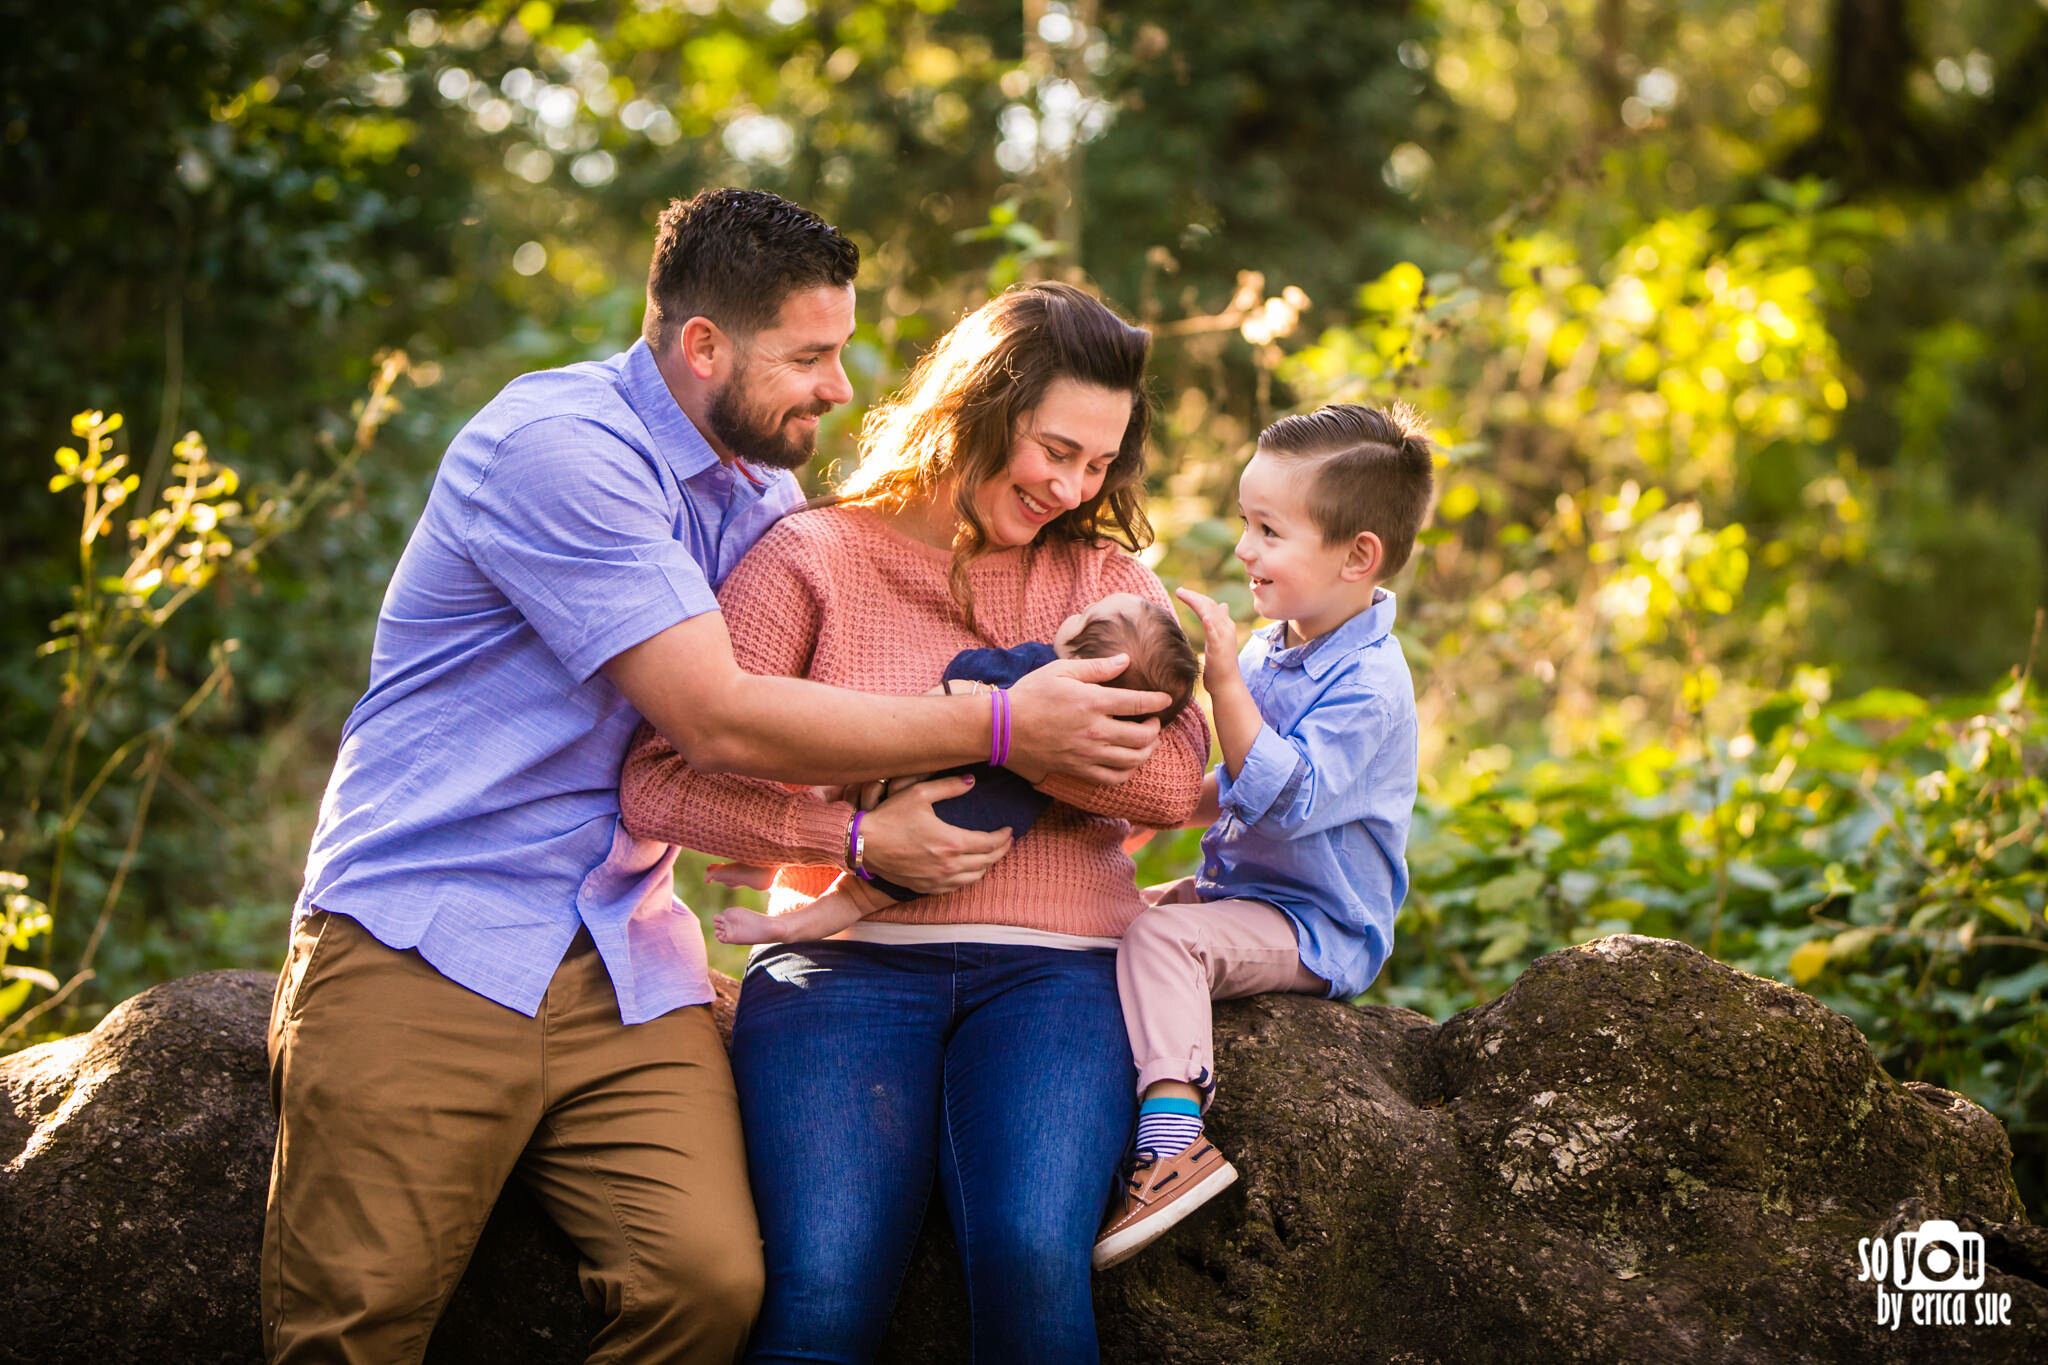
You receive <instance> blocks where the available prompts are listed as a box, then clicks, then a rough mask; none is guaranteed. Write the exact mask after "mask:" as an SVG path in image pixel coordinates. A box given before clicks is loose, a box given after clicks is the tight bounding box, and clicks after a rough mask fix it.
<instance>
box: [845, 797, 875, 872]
mask: <svg viewBox="0 0 2048 1365" xmlns="http://www.w3.org/2000/svg"><path fill="white" fill-rule="evenodd" d="M866 814H867V812H866V811H864V810H857V811H855V812H854V813H853V819H852V820H851V821H850V822H848V824H847V826H846V866H847V869H848V870H849V871H851V872H852V873H853V874H854V875H855V876H856V877H859V878H860V879H861V880H862V881H864V882H871V881H873V880H874V879H875V874H874V873H872V872H870V871H868V868H867V856H868V841H867V838H866V836H864V835H863V834H862V833H861V832H860V822H861V817H862V816H864V815H866Z"/></svg>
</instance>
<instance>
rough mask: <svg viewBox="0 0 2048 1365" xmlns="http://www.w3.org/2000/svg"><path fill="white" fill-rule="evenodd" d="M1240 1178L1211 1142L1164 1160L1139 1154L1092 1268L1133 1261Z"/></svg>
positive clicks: (1196, 1143)
mask: <svg viewBox="0 0 2048 1365" xmlns="http://www.w3.org/2000/svg"><path fill="white" fill-rule="evenodd" d="M1236 1179H1237V1167H1235V1166H1233V1165H1231V1164H1230V1163H1229V1162H1228V1161H1225V1160H1224V1159H1223V1153H1221V1152H1219V1151H1217V1150H1216V1148H1215V1147H1214V1146H1213V1145H1211V1143H1210V1142H1209V1140H1208V1139H1207V1138H1196V1139H1195V1141H1194V1144H1193V1145H1192V1146H1190V1147H1188V1148H1187V1149H1186V1150H1185V1151H1183V1152H1180V1153H1179V1154H1177V1155H1175V1156H1170V1157H1165V1158H1163V1159H1162V1158H1159V1157H1155V1156H1153V1154H1152V1153H1150V1152H1139V1153H1138V1156H1137V1161H1136V1163H1135V1164H1134V1165H1133V1167H1132V1169H1131V1174H1130V1178H1129V1179H1128V1180H1127V1181H1126V1182H1125V1185H1124V1193H1123V1196H1122V1198H1121V1199H1119V1200H1118V1201H1117V1206H1116V1208H1115V1210H1114V1211H1113V1212H1112V1213H1111V1214H1110V1217H1109V1221H1108V1222H1106V1223H1104V1224H1103V1225H1102V1231H1101V1232H1100V1233H1098V1234H1097V1235H1096V1238H1095V1253H1094V1255H1093V1256H1092V1257H1090V1262H1091V1264H1093V1265H1094V1267H1095V1268H1096V1269H1097V1270H1107V1269H1109V1268H1110V1267H1111V1266H1113V1265H1116V1264H1118V1263H1119V1262H1121V1261H1127V1260H1129V1259H1130V1258H1131V1257H1133V1256H1135V1255H1137V1254H1138V1253H1139V1252H1140V1251H1143V1250H1144V1249H1145V1248H1146V1247H1148V1246H1150V1245H1151V1244H1152V1243H1153V1241H1155V1240H1156V1239H1157V1238H1158V1237H1159V1236H1160V1234H1162V1233H1164V1232H1165V1231H1166V1230H1167V1229H1168V1228H1171V1227H1172V1226H1173V1225H1174V1224H1175V1223H1178V1222H1179V1221H1180V1220H1181V1219H1183V1218H1185V1217H1187V1216H1188V1215H1189V1214H1191V1213H1193V1212H1194V1211H1195V1210H1196V1209H1198V1208H1200V1207H1202V1205H1204V1204H1206V1203H1208V1202H1209V1201H1210V1200H1211V1199H1213V1198H1215V1197H1216V1196H1217V1195H1218V1194H1221V1193H1222V1192H1223V1191H1224V1190H1227V1189H1229V1188H1230V1185H1231V1183H1232V1182H1233V1181H1235V1180H1236Z"/></svg>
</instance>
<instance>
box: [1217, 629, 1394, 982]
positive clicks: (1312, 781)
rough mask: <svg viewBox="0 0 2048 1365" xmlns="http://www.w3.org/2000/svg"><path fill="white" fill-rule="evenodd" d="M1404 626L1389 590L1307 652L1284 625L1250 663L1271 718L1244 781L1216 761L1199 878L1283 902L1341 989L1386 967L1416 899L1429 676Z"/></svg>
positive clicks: (1308, 961)
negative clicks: (1404, 638) (1407, 906)
mask: <svg viewBox="0 0 2048 1365" xmlns="http://www.w3.org/2000/svg"><path fill="white" fill-rule="evenodd" d="M1393 628H1394V595H1393V594H1392V593H1390V592H1387V591H1385V590H1384V589H1382V590H1381V591H1380V593H1379V595H1378V597H1377V598H1376V599H1375V600H1374V602H1373V604H1372V606H1370V607H1368V608H1367V609H1366V610H1364V611H1362V612H1360V613H1359V614H1358V615H1356V616H1354V617H1352V618H1351V619H1350V620H1349V621H1346V622H1345V623H1344V624H1343V625H1341V626H1339V627H1337V629H1335V630H1333V631H1331V632H1329V633H1328V634H1326V635H1319V636H1317V637H1316V638H1315V639H1313V640H1310V641H1309V642H1308V643H1307V644H1305V645H1302V646H1300V647H1299V648H1296V649H1287V648H1285V647H1284V646H1285V643H1286V640H1285V632H1286V630H1287V624H1286V622H1284V621H1283V622H1278V623H1276V624H1274V625H1272V626H1270V627H1268V628H1267V629H1265V630H1261V631H1258V632H1256V633H1254V634H1253V636H1252V638H1251V639H1250V640H1249V641H1247V642H1246V644H1245V647H1244V650H1243V652H1242V653H1240V654H1239V655H1238V659H1237V663H1238V667H1239V668H1240V669H1241V670H1242V671H1243V673H1244V680H1245V685H1246V686H1247V687H1248V688H1249V689H1250V690H1251V694H1252V700H1253V701H1254V702H1256V703H1258V707H1259V715H1260V716H1261V717H1262V718H1263V719H1264V721H1265V724H1264V725H1262V726H1261V727H1260V728H1259V734H1258V738H1257V739H1255V740H1253V741H1252V747H1251V752H1250V753H1249V754H1247V755H1246V757H1245V761H1244V765H1243V767H1241V768H1239V769H1238V774H1237V778H1236V780H1235V781H1233V780H1232V779H1231V776H1230V770H1229V769H1228V767H1225V766H1218V768H1217V769H1216V785H1217V798H1218V802H1219V804H1220V805H1221V806H1222V818H1220V819H1219V820H1217V822H1216V823H1215V824H1214V825H1213V826H1211V827H1210V829H1209V832H1208V833H1207V834H1205V835H1203V836H1202V871H1201V875H1200V876H1199V877H1198V878H1197V879H1196V882H1195V888H1196V890H1197V891H1198V892H1199V893H1200V894H1201V896H1202V899H1204V900H1227V899H1232V898H1239V897H1241V898H1245V899H1250V900H1261V901H1266V902H1269V903H1270V904H1272V905H1276V906H1278V907H1279V908H1280V909H1281V910H1282V911H1284V912H1285V913H1286V915H1287V917H1288V918H1289V919H1291V920H1293V921H1294V934H1295V939H1296V941H1297V942H1298V943H1299V945H1300V947H1301V961H1302V965H1304V966H1306V967H1307V968H1308V969H1309V970H1310V971H1312V972H1314V973H1315V974H1316V975H1317V976H1320V977H1322V978H1323V979H1324V980H1326V981H1328V982H1329V983H1330V994H1331V995H1332V996H1337V997H1342V996H1351V995H1356V994H1358V993H1359V992H1360V991H1362V990H1364V989H1365V988H1366V987H1367V986H1368V985H1370V984H1372V979H1373V978H1374V977H1375V976H1377V975H1378V974H1379V970H1380V965H1381V964H1382V963H1384V962H1385V961H1386V960H1387V953H1388V950H1389V949H1390V948H1391V947H1392V946H1393V942H1394V914H1395V912H1396V911H1398V910H1399V909H1400V908H1401V902H1402V900H1403V899H1404V898H1406V896H1407V894H1408V864H1407V862H1406V860H1405V857H1404V853H1405V850H1406V849H1407V845H1408V821H1409V818H1410V816H1411V815H1412V814H1413V812H1414V809H1415V764H1416V755H1415V728H1416V727H1415V684H1414V681H1413V680H1412V679H1411V678H1410V677H1409V676H1408V661H1407V660H1406V659H1405V658H1403V657H1402V655H1401V644H1400V642H1399V641H1398V640H1396V639H1395V638H1394V637H1393V634H1392V631H1393Z"/></svg>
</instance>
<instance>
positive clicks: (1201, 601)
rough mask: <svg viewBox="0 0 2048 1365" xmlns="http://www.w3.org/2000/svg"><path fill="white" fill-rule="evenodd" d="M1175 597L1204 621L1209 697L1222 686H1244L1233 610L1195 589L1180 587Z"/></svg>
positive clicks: (1204, 673)
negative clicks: (1232, 614)
mask: <svg viewBox="0 0 2048 1365" xmlns="http://www.w3.org/2000/svg"><path fill="white" fill-rule="evenodd" d="M1173 595H1174V596H1175V597H1178V598H1179V599H1180V600H1181V601H1183V602H1185V603H1187V604H1188V606H1189V607H1190V608H1191V609H1192V610H1193V611H1194V613H1195V615H1196V616H1197V617H1199V618H1200V619H1201V622H1202V685H1203V686H1204V687H1206V688H1208V689H1209V695H1210V696H1212V697H1213V696H1215V695H1216V688H1217V686H1218V685H1219V684H1227V683H1229V682H1232V681H1235V682H1239V683H1242V682H1243V678H1242V677H1241V676H1240V675H1239V673H1238V671H1237V622H1235V621H1233V620H1231V619H1230V609H1229V608H1228V607H1226V606H1224V605H1223V604H1222V603H1221V602H1218V601H1217V600H1216V599H1215V598H1213V597H1204V596H1202V594H1200V593H1198V592H1196V591H1195V590H1194V589H1193V588H1176V589H1175V590H1174V594H1173Z"/></svg>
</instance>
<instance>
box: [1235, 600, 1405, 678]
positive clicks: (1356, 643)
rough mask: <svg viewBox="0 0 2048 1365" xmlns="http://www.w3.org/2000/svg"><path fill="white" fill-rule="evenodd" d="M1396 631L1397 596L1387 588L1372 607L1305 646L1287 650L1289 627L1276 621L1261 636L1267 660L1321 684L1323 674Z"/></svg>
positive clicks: (1373, 601)
mask: <svg viewBox="0 0 2048 1365" xmlns="http://www.w3.org/2000/svg"><path fill="white" fill-rule="evenodd" d="M1393 629H1394V594H1392V593H1390V592H1388V591H1387V590H1386V589H1385V588H1377V589H1375V590H1374V592H1373V599H1372V605H1371V606H1369V607H1367V608H1366V609H1365V610H1364V611H1362V612H1360V613H1358V615H1356V616H1354V617H1352V618H1351V619H1350V620H1349V621H1346V622H1345V623H1344V624H1343V625H1341V626H1339V627H1337V628H1336V629H1335V630H1333V631H1331V632H1329V633H1328V634H1327V635H1318V636H1317V637H1316V638H1315V639H1313V640H1310V641H1309V642H1308V643H1307V644H1305V645H1296V646H1295V647H1294V648H1292V649H1288V648H1287V647H1286V645H1287V623H1286V622H1285V621H1275V622H1274V623H1273V624H1272V625H1270V626H1267V627H1266V628H1265V629H1264V630H1262V631H1260V632H1259V634H1260V635H1261V636H1262V637H1264V639H1265V641H1266V656H1267V657H1268V658H1270V659H1271V660H1272V661H1273V662H1274V663H1276V664H1278V665H1280V666H1281V667H1282V668H1299V669H1301V670H1303V671H1304V672H1306V673H1307V674H1308V675H1309V677H1311V678H1314V679H1316V680H1318V681H1321V679H1322V677H1323V675H1324V674H1326V673H1328V672H1329V671H1330V670H1331V669H1333V668H1335V667H1336V666H1337V665H1338V664H1340V663H1342V662H1343V661H1344V660H1345V659H1347V658H1349V657H1351V656H1352V655H1353V654H1356V653H1357V652H1358V651H1359V650H1361V649H1368V648H1370V647H1371V646H1373V645H1376V644H1378V643H1379V642H1380V641H1381V640H1384V639H1385V638H1386V637H1387V635H1388V634H1389V633H1390V632H1391V631H1392V630H1393Z"/></svg>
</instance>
